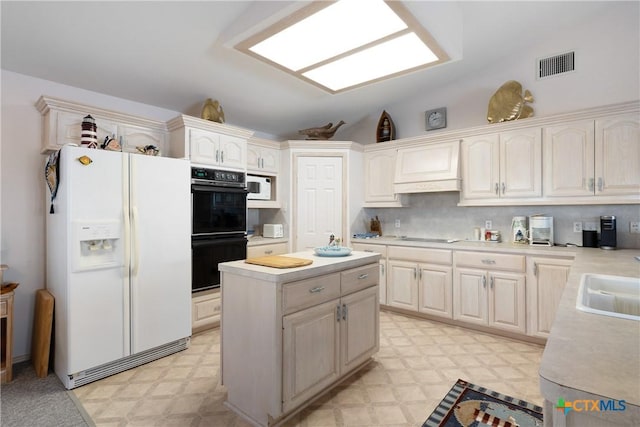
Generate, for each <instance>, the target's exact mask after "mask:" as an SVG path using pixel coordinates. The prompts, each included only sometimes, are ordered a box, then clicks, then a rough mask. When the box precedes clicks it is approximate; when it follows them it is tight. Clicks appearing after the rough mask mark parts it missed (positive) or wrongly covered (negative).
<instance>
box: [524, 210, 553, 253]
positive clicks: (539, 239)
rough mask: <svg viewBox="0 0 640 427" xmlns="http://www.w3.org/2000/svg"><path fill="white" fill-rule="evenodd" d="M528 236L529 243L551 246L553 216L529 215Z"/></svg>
mask: <svg viewBox="0 0 640 427" xmlns="http://www.w3.org/2000/svg"><path fill="white" fill-rule="evenodd" d="M528 237H529V244H530V245H544V246H553V217H552V216H542V215H532V216H530V217H529V236H528Z"/></svg>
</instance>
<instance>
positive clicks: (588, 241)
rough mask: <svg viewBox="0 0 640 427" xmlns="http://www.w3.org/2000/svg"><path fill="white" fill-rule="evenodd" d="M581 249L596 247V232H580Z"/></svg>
mask: <svg viewBox="0 0 640 427" xmlns="http://www.w3.org/2000/svg"><path fill="white" fill-rule="evenodd" d="M582 247H583V248H597V247H598V233H597V232H596V230H582Z"/></svg>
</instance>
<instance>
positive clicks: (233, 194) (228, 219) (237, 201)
mask: <svg viewBox="0 0 640 427" xmlns="http://www.w3.org/2000/svg"><path fill="white" fill-rule="evenodd" d="M191 212H192V224H191V225H192V229H191V230H192V231H191V233H192V235H194V236H197V235H206V234H216V233H237V232H242V233H244V232H246V230H247V191H246V190H245V189H244V188H234V187H210V186H206V185H195V184H193V185H192V186H191Z"/></svg>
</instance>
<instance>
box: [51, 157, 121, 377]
mask: <svg viewBox="0 0 640 427" xmlns="http://www.w3.org/2000/svg"><path fill="white" fill-rule="evenodd" d="M82 156H87V157H88V158H90V159H91V162H90V163H88V164H86V165H85V164H83V163H81V162H80V161H78V159H79V158H80V157H82ZM61 166H62V167H61V170H60V171H61V177H60V188H59V190H58V192H59V194H60V193H61V192H62V193H64V195H63V198H62V199H63V200H65V201H66V202H65V206H59V209H56V215H58V214H59V215H65V216H66V221H68V222H69V223H68V229H69V231H70V237H69V242H68V243H69V244H68V247H67V248H66V249H64V248H58V250H67V251H68V253H67V256H68V257H69V258H68V260H67V268H68V269H69V270H68V276H67V283H66V284H65V285H66V287H67V289H66V292H67V293H68V295H67V298H66V300H65V299H64V298H58V295H55V294H54V296H55V297H56V311H58V310H64V316H65V318H64V319H60V320H61V321H62V322H63V324H62V325H61V324H59V323H58V320H59V318H58V316H56V328H58V327H63V328H67V334H66V340H67V342H66V345H65V347H66V348H65V349H64V350H63V351H62V352H61V353H58V352H56V357H62V358H63V360H64V358H66V359H67V365H68V366H67V367H66V371H67V373H75V372H79V371H82V370H84V369H87V368H91V367H94V366H98V365H101V364H103V363H107V362H110V361H112V360H116V359H119V358H122V357H124V356H127V355H128V354H129V353H128V351H129V343H128V339H127V336H128V325H127V324H125V322H126V320H125V319H126V316H125V312H126V311H128V309H127V310H125V304H126V300H127V298H128V295H127V293H128V287H127V286H125V283H127V279H126V277H125V275H124V269H123V265H125V262H124V259H123V258H124V256H125V252H126V248H125V245H126V242H125V236H124V233H123V229H124V227H122V224H123V221H124V212H123V184H124V180H123V173H125V174H126V171H125V170H123V154H122V153H117V152H111V151H102V150H95V149H88V148H81V147H65V148H64V149H63V152H62V155H61ZM125 178H126V177H125ZM87 225H95V226H96V228H97V229H99V230H101V231H99V232H98V235H97V237H98V238H97V239H96V240H95V242H94V245H95V246H96V247H95V248H94V249H90V248H89V246H90V243H87V242H89V240H87V239H88V236H87V234H86V231H85V232H83V227H85V230H86V227H87ZM105 230H106V231H105ZM100 233H102V234H103V235H101V234H100ZM114 233H115V234H114ZM100 237H108V238H109V239H107V242H106V243H105V241H104V239H101V238H100ZM91 257H96V258H103V257H107V258H110V259H114V260H115V261H114V262H109V263H106V264H103V265H101V264H102V263H101V262H98V263H93V264H95V268H91V267H89V268H78V266H82V265H85V266H86V265H89V266H91V265H92V262H91V261H90V258H91ZM83 258H84V259H88V260H89V262H88V263H84V264H83V263H82V262H80V260H81V259H83ZM56 339H58V335H57V334H56ZM63 339H64V338H63ZM56 345H57V344H56ZM56 363H57V362H56Z"/></svg>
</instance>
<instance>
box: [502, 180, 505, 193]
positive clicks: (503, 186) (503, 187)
mask: <svg viewBox="0 0 640 427" xmlns="http://www.w3.org/2000/svg"><path fill="white" fill-rule="evenodd" d="M504 189H505V185H504V182H503V183H502V194H504Z"/></svg>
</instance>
